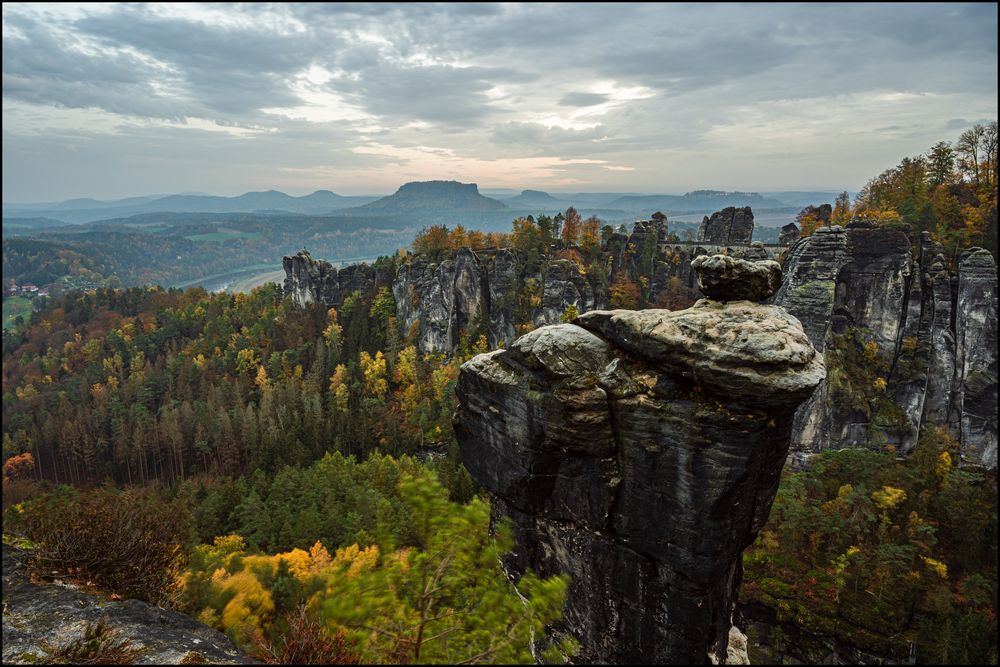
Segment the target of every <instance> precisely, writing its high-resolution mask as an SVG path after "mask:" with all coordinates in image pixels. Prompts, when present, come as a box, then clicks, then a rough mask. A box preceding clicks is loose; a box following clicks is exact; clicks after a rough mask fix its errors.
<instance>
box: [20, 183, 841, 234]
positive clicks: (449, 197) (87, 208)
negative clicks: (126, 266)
mask: <svg viewBox="0 0 1000 667" xmlns="http://www.w3.org/2000/svg"><path fill="white" fill-rule="evenodd" d="M491 192H495V193H496V196H495V197H487V196H484V195H483V194H482V193H481V192H480V191H479V188H478V187H477V185H476V184H475V183H460V182H458V181H417V182H412V183H406V184H405V185H403V186H401V187H400V188H399V189H398V190H397V191H396V192H395V193H394V194H392V195H389V196H387V197H381V198H379V197H375V196H367V197H363V196H362V197H358V196H353V197H352V196H343V195H338V194H336V193H333V192H331V191H329V190H317V191H316V192H314V193H312V194H309V195H305V196H302V197H293V196H291V195H288V194H285V193H284V192H279V191H277V190H268V191H266V192H247V193H245V194H242V195H239V196H238V197H219V196H212V195H204V194H175V195H150V196H146V197H129V198H127V199H120V200H115V201H99V200H96V199H70V200H67V201H64V202H58V203H48V204H4V205H3V217H4V220H5V221H7V222H8V223H10V222H12V219H15V218H17V219H20V220H19V222H20V223H22V225H21V226H26V227H32V226H38V227H42V226H53V224H58V223H59V222H63V223H87V222H95V221H103V220H118V221H120V220H122V219H124V218H129V217H131V216H135V215H145V214H156V213H297V214H301V215H312V216H317V215H335V216H337V217H343V216H356V217H362V218H368V217H384V216H393V217H400V218H404V217H406V216H410V217H412V221H413V222H423V223H426V222H443V223H445V224H457V218H460V217H461V216H462V215H467V216H471V217H469V218H468V223H472V222H475V221H476V220H477V219H481V220H480V221H485V220H487V219H489V220H492V219H493V218H497V221H500V219H501V218H503V217H504V216H505V215H507V214H510V215H512V216H516V215H526V214H527V213H534V214H536V215H537V214H538V213H549V214H551V213H554V212H555V211H560V210H564V209H566V208H568V207H569V206H575V207H576V208H578V209H579V210H580V211H581V213H583V212H584V211H586V214H587V215H592V214H596V215H598V216H599V217H601V218H602V219H606V220H609V221H613V222H615V221H621V220H627V219H629V218H635V217H637V216H648V215H649V214H651V213H653V212H654V211H663V212H664V213H667V214H668V215H677V214H685V213H702V212H704V213H711V212H713V211H717V210H720V209H723V208H726V207H727V206H752V207H753V208H754V209H755V211H756V210H763V209H780V208H788V207H798V208H801V207H803V206H805V205H807V204H812V205H819V204H823V203H832V202H833V200H834V198H835V197H836V193H835V192H832V191H831V192H816V191H788V192H774V193H758V192H726V191H722V190H696V191H694V192H688V193H686V194H683V195H664V194H659V195H650V194H637V193H628V192H603V193H602V192H586V193H556V196H553V195H552V194H549V193H548V192H543V191H541V190H523V191H522V192H521V193H520V194H518V195H512V193H513V192H514V191H512V190H507V191H504V190H493V191H491ZM505 212H506V213H505ZM483 216H486V217H483ZM43 218H44V219H45V220H42V219H43ZM32 222H35V224H32ZM506 222H507V223H509V220H506Z"/></svg>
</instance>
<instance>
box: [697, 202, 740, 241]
mask: <svg viewBox="0 0 1000 667" xmlns="http://www.w3.org/2000/svg"><path fill="white" fill-rule="evenodd" d="M752 239H753V211H752V210H750V207H749V206H745V207H743V208H736V207H733V206H730V207H729V208H724V209H722V210H721V211H716V212H715V213H713V214H712V217H711V218H709V217H708V216H705V219H704V220H702V222H701V227H699V228H698V240H699V241H705V242H706V243H719V244H722V245H734V244H739V245H746V244H748V243H750V241H751V240H752Z"/></svg>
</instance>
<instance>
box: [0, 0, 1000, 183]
mask: <svg viewBox="0 0 1000 667" xmlns="http://www.w3.org/2000/svg"><path fill="white" fill-rule="evenodd" d="M996 117H997V6H996V5H995V4H978V5H959V4H948V5H928V4H917V5H900V4H887V5H831V6H817V5H812V4H810V5H802V6H795V5H784V4H782V5H696V6H685V5H649V4H640V5H626V4H613V5H599V4H585V5H566V4H562V5H530V6H522V5H482V4H475V5H454V4H447V5H414V4H405V5H399V6H396V5H384V4H378V5H349V4H336V5H329V6H324V5H314V4H309V5H277V6H271V5H241V6H235V5H222V4H213V5H203V6H199V5H190V4H177V5H151V6H143V5H134V4H128V5H59V6H56V5H50V4H45V5H37V6H36V5H30V4H25V3H4V4H3V199H4V201H8V202H10V201H14V202H28V201H54V200H61V199H66V198H69V197H82V196H89V197H97V198H105V199H108V198H118V197H124V196H130V195H141V194H153V193H171V192H183V191H199V192H208V193H211V194H226V195H233V194H239V193H242V192H244V191H247V190H261V189H270V188H275V189H279V190H284V191H286V192H289V193H290V194H305V193H308V192H311V191H313V190H316V189H329V190H333V191H334V192H337V193H341V194H363V193H380V192H391V191H394V190H395V189H396V187H398V186H399V185H400V184H402V183H404V182H406V181H412V180H430V179H455V180H461V181H465V182H471V181H474V182H477V183H478V184H479V186H480V188H516V189H521V188H536V189H546V190H563V191H637V192H663V193H682V192H685V191H687V190H691V189H699V188H712V189H727V190H734V189H741V190H783V189H815V188H819V189H841V188H846V189H851V190H856V189H858V188H859V187H860V186H861V185H862V184H863V183H864V182H865V181H866V180H867V179H868V178H869V177H871V176H873V175H875V174H876V173H878V172H879V171H881V170H882V169H885V168H886V167H889V166H892V165H893V164H895V163H897V162H898V161H899V159H900V158H901V157H903V156H905V155H915V154H918V153H921V152H924V151H925V150H926V149H927V148H928V147H930V146H931V145H932V144H934V143H935V142H937V141H939V140H942V139H945V140H954V139H955V138H956V137H957V136H958V134H959V133H960V132H961V131H962V130H964V129H965V128H967V127H968V126H970V125H971V124H973V123H975V122H982V121H987V120H992V119H996Z"/></svg>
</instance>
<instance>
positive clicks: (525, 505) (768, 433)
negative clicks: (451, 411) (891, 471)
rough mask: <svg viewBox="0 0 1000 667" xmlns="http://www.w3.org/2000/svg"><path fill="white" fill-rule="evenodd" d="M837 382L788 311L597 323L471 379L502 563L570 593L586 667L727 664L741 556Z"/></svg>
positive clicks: (642, 316) (476, 454)
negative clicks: (506, 533)
mask: <svg viewBox="0 0 1000 667" xmlns="http://www.w3.org/2000/svg"><path fill="white" fill-rule="evenodd" d="M824 376H825V368H824V366H823V362H822V358H821V356H820V355H818V354H817V353H816V351H815V350H814V349H813V346H812V345H811V344H810V342H809V339H808V338H807V337H806V335H805V333H804V332H803V331H802V327H801V326H800V324H799V322H798V320H796V319H795V318H794V317H792V316H790V315H789V314H788V313H787V312H786V311H785V310H783V309H782V308H779V307H776V306H765V305H758V304H754V303H750V302H748V301H733V302H729V303H725V302H720V301H711V300H708V299H704V300H702V301H699V302H698V303H697V304H696V305H695V306H694V307H692V308H690V309H687V310H683V311H677V312H670V311H666V310H644V311H627V310H616V311H592V312H590V313H587V314H586V315H584V316H582V317H580V318H578V319H577V320H576V321H575V323H574V324H560V325H555V326H547V327H542V328H540V329H536V330H535V331H533V332H531V333H528V334H526V335H524V336H522V337H521V338H519V339H518V340H516V341H515V342H514V343H513V345H511V346H510V348H509V349H507V350H499V351H495V352H491V353H488V354H481V355H479V356H477V357H475V358H474V359H472V360H471V361H469V362H468V363H466V364H465V365H463V366H462V371H461V376H460V378H459V382H458V389H457V393H458V398H459V404H460V406H459V411H458V413H457V414H456V424H455V428H456V433H457V436H458V441H459V444H460V447H461V453H462V459H463V461H464V462H465V465H466V466H467V467H468V469H469V471H470V472H471V473H472V475H473V477H474V478H475V479H476V480H477V481H478V482H479V483H480V484H482V485H483V486H485V487H486V488H487V489H489V490H490V492H491V493H492V494H493V497H494V514H495V515H496V517H497V518H501V517H509V518H510V519H511V520H512V523H513V528H514V536H515V551H514V553H513V554H512V555H511V556H510V557H509V561H508V563H507V565H508V568H509V572H510V573H511V574H512V576H514V577H517V576H518V575H519V574H520V573H522V572H523V571H524V570H525V568H528V567H530V568H533V569H535V570H536V571H538V572H540V573H541V574H543V575H546V576H548V575H552V574H556V573H567V574H569V575H570V576H571V577H572V583H571V585H570V592H569V599H568V601H567V605H566V609H565V614H564V619H563V622H562V625H561V627H560V628H558V630H561V631H563V632H567V633H569V634H570V635H572V636H573V637H575V638H576V639H577V640H578V641H579V642H580V644H581V652H580V654H579V655H578V656H577V657H576V659H577V660H578V661H580V662H612V663H626V662H638V663H689V664H699V663H706V662H716V663H718V662H726V661H730V662H731V661H733V660H734V659H735V657H736V656H735V652H730V655H728V656H727V648H729V646H728V644H729V635H730V630H731V616H732V611H733V605H734V602H735V596H736V592H737V589H738V587H739V584H740V580H741V577H742V567H741V564H740V555H741V553H742V551H743V549H745V548H746V547H747V546H749V545H750V544H751V543H752V542H753V540H754V538H755V536H756V534H757V531H758V530H760V528H761V527H762V526H763V525H764V523H765V522H766V520H767V515H768V512H769V511H770V507H771V502H772V501H773V499H774V494H775V492H776V490H777V485H778V478H779V475H780V472H781V467H782V464H783V462H784V460H785V456H786V454H787V452H788V445H789V440H790V432H791V425H792V417H793V414H794V412H795V409H796V407H797V406H798V405H799V404H800V403H801V402H802V401H803V400H805V399H807V398H808V397H809V395H810V394H811V393H812V391H813V389H814V388H815V387H816V385H817V384H819V383H820V381H821V380H822V379H823V378H824Z"/></svg>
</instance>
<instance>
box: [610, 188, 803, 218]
mask: <svg viewBox="0 0 1000 667" xmlns="http://www.w3.org/2000/svg"><path fill="white" fill-rule="evenodd" d="M727 206H752V207H754V208H755V209H756V208H780V207H782V206H784V202H782V201H780V200H778V199H773V198H767V197H764V196H763V195H761V194H760V193H758V192H724V191H722V190H695V191H694V192H688V193H686V194H683V195H680V196H678V195H640V196H628V197H620V198H618V199H616V200H615V201H613V202H611V204H609V208H616V209H621V210H624V211H643V212H652V211H663V212H664V213H680V212H683V211H703V210H704V211H708V210H712V211H717V210H720V209H723V208H726V207H727Z"/></svg>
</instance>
